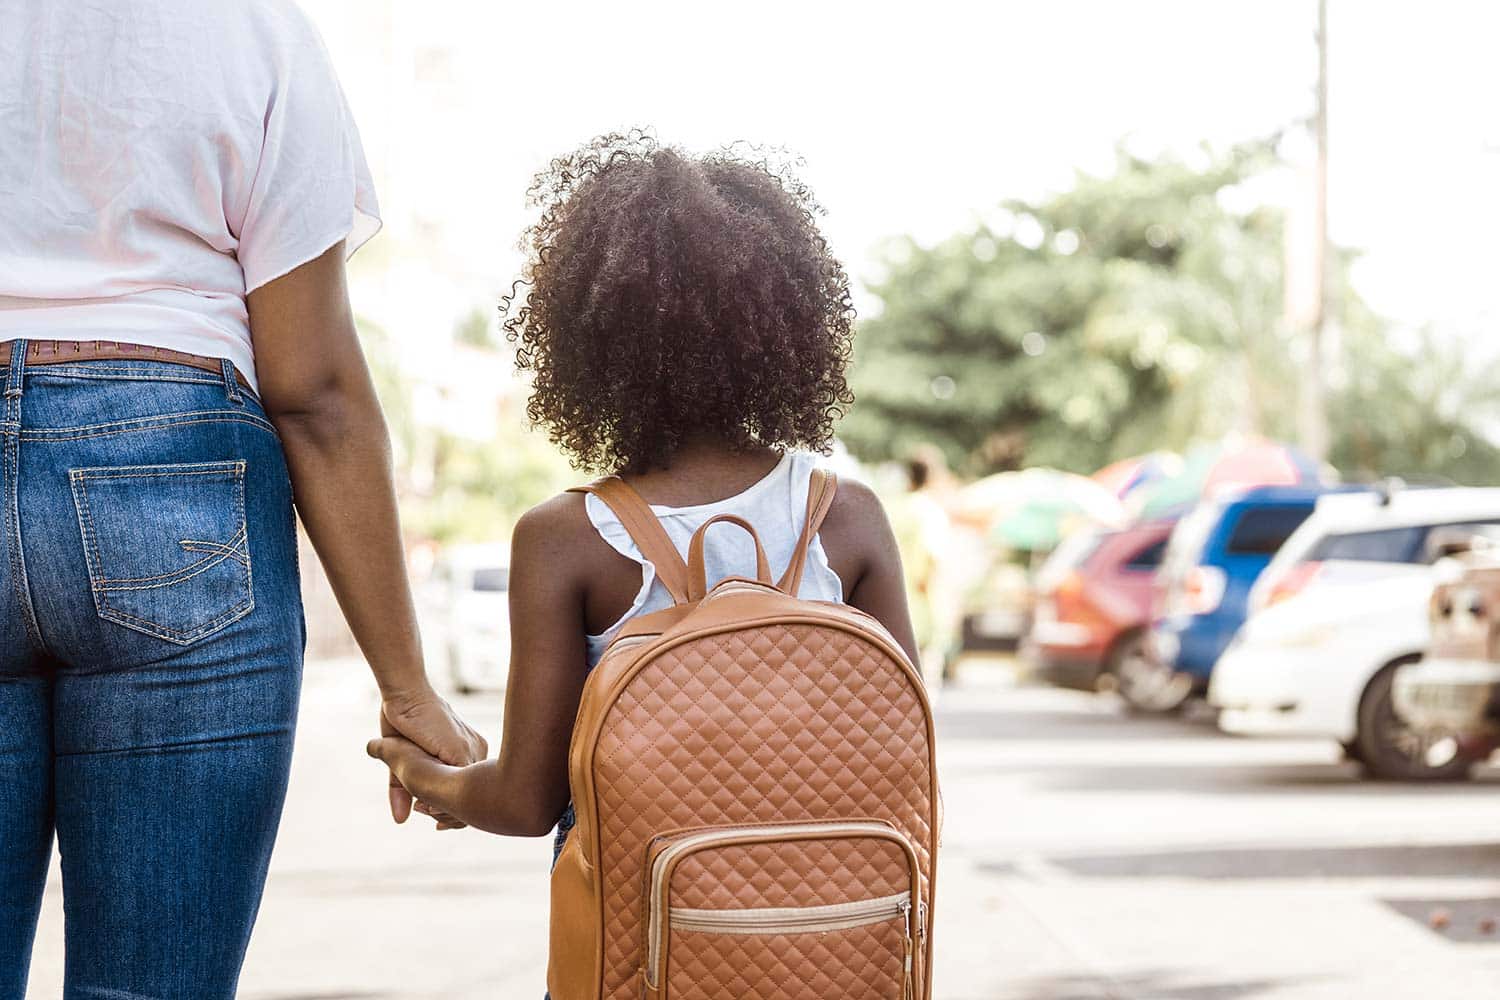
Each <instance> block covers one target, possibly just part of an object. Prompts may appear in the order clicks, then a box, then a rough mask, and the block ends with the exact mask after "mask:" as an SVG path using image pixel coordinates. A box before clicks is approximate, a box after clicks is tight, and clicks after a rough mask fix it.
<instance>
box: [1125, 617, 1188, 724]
mask: <svg viewBox="0 0 1500 1000" xmlns="http://www.w3.org/2000/svg"><path fill="white" fill-rule="evenodd" d="M1112 660H1113V662H1112V664H1111V670H1112V671H1113V673H1114V676H1115V679H1116V681H1117V682H1118V685H1119V692H1120V697H1122V698H1124V699H1125V703H1126V704H1127V705H1129V706H1130V707H1131V708H1133V709H1135V710H1136V711H1139V712H1149V713H1151V714H1153V715H1161V714H1165V713H1168V712H1175V711H1177V710H1178V709H1180V708H1181V707H1182V706H1183V705H1185V704H1186V703H1187V700H1188V696H1189V695H1191V694H1192V693H1193V679H1192V678H1191V677H1188V676H1187V675H1185V674H1180V673H1178V672H1177V671H1175V670H1173V669H1172V668H1171V667H1168V666H1167V665H1166V664H1164V663H1161V662H1160V661H1158V660H1157V659H1156V658H1155V657H1153V656H1151V655H1150V653H1148V652H1147V649H1146V636H1145V633H1144V632H1142V633H1139V634H1138V638H1137V640H1136V641H1135V642H1129V643H1122V646H1121V649H1120V650H1119V655H1118V656H1115V657H1112Z"/></svg>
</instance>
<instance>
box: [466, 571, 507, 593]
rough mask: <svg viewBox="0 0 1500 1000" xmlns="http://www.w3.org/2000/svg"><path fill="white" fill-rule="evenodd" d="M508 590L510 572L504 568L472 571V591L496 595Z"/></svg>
mask: <svg viewBox="0 0 1500 1000" xmlns="http://www.w3.org/2000/svg"><path fill="white" fill-rule="evenodd" d="M509 588H510V570H509V569H508V568H507V567H505V566H495V567H488V568H485V569H476V570H475V571H474V584H473V589H474V590H476V591H478V592H479V593H482V594H483V593H496V592H501V593H503V592H504V591H506V590H508V589H509Z"/></svg>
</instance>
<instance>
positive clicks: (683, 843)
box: [646, 822, 912, 994]
mask: <svg viewBox="0 0 1500 1000" xmlns="http://www.w3.org/2000/svg"><path fill="white" fill-rule="evenodd" d="M804 834H816V835H818V836H819V839H822V838H824V837H828V838H832V837H840V836H875V837H879V838H882V839H888V840H897V841H898V842H900V843H901V844H903V845H904V846H905V847H906V849H907V851H908V852H910V850H911V847H910V845H908V844H907V843H906V839H905V838H904V837H902V836H901V835H900V834H899V833H897V832H896V831H895V830H893V829H892V828H891V827H890V826H888V825H886V824H884V823H875V822H853V823H789V824H787V825H785V826H757V827H749V828H746V827H731V828H728V829H720V830H705V831H703V832H702V833H694V834H689V835H687V836H685V837H683V838H682V839H681V840H679V841H677V842H676V843H674V844H672V845H671V846H669V847H667V848H665V849H663V850H662V852H661V853H660V854H658V855H657V856H656V858H655V859H654V860H653V861H652V864H651V881H650V894H649V899H648V902H649V905H650V908H651V911H650V914H651V915H650V920H649V923H648V925H647V933H646V985H647V987H648V988H649V989H652V990H655V989H659V988H660V986H661V981H662V976H661V973H662V971H663V970H662V969H661V968H660V965H661V960H662V939H663V937H664V936H665V931H666V927H664V926H663V922H664V920H665V921H669V922H670V923H671V924H672V925H673V926H681V925H680V924H679V922H678V920H677V915H678V914H680V913H686V914H688V915H689V917H688V919H689V921H690V922H692V921H693V920H695V918H696V919H701V916H702V914H704V913H717V914H720V915H721V916H718V917H715V918H710V920H711V922H714V923H716V924H717V923H719V922H723V921H727V922H729V923H732V924H734V925H735V926H738V927H741V928H744V927H747V926H750V925H753V924H755V923H756V922H758V921H759V920H760V919H761V918H760V917H758V916H756V914H757V913H766V912H769V913H772V914H774V916H771V917H767V918H765V921H766V923H768V924H770V925H771V926H772V927H773V928H775V927H778V926H783V925H785V924H787V923H794V922H796V919H797V918H796V917H795V916H788V914H796V913H798V912H802V913H812V918H811V919H812V926H799V927H797V928H796V929H795V930H793V931H792V933H799V932H802V931H816V930H834V929H837V928H833V927H819V926H817V921H818V919H819V918H824V919H830V916H829V914H828V913H827V912H826V911H829V910H831V909H833V908H835V907H836V908H839V909H846V908H851V907H855V908H863V907H865V906H871V907H872V909H873V908H874V907H875V905H878V907H879V908H881V909H882V910H884V911H888V912H884V913H882V915H880V916H876V917H872V918H869V919H864V914H863V912H862V910H857V911H856V913H858V914H859V916H860V917H861V920H860V922H859V923H855V924H848V925H847V926H850V927H856V926H860V924H863V923H874V922H875V921H877V920H885V919H889V918H891V917H895V916H901V917H902V918H903V920H902V933H903V935H904V936H905V938H906V967H907V968H906V972H907V977H908V980H909V979H910V976H911V964H912V931H911V920H910V913H911V909H912V902H911V893H910V892H909V891H908V892H904V893H901V894H899V895H898V896H890V897H883V898H880V899H875V900H865V901H860V902H855V903H837V904H833V907H826V906H817V907H777V908H774V909H767V910H738V911H736V910H723V911H703V910H681V909H674V910H671V911H668V910H667V907H664V906H662V905H661V900H662V895H663V893H664V892H665V891H666V884H665V883H666V879H667V877H668V876H669V875H670V873H671V871H672V868H673V866H674V863H675V862H676V860H677V859H678V858H680V857H681V856H683V855H684V854H688V853H691V852H693V851H696V850H699V849H700V848H704V847H711V846H713V845H714V844H716V843H718V842H720V841H738V842H745V843H765V842H767V841H775V840H781V839H785V838H788V837H797V836H799V835H804ZM816 911H824V912H816ZM747 915H749V916H747ZM831 919H841V920H848V919H850V916H849V914H848V913H844V914H843V915H841V916H839V917H831ZM684 929H699V928H691V927H689V928H684ZM713 929H716V930H718V929H722V928H721V927H719V926H715V927H714V928H713ZM725 933H740V934H774V933H786V931H778V930H775V929H772V930H766V929H764V928H755V929H740V930H738V931H726V932H725ZM906 992H907V993H908V994H910V993H911V989H910V987H909V986H908V987H907V989H906Z"/></svg>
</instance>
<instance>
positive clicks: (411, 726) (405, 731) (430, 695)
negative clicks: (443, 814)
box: [370, 688, 490, 823]
mask: <svg viewBox="0 0 1500 1000" xmlns="http://www.w3.org/2000/svg"><path fill="white" fill-rule="evenodd" d="M380 734H381V736H382V737H386V738H389V737H402V738H404V740H405V741H407V742H409V743H411V744H412V745H413V746H414V747H415V748H416V749H417V750H419V751H421V752H422V753H424V754H426V755H430V756H431V757H432V758H434V759H435V760H436V761H438V762H440V763H443V764H448V765H451V766H453V767H463V766H464V765H467V764H472V763H474V762H475V761H480V760H484V759H485V757H487V756H488V755H489V752H490V748H489V744H488V743H486V742H485V739H484V737H483V736H480V735H479V734H478V733H476V732H475V731H474V730H473V729H472V728H471V727H470V726H469V725H468V724H467V723H465V722H464V721H463V720H462V719H460V718H459V717H458V716H457V715H456V714H455V713H454V711H453V708H452V706H450V705H449V704H448V703H447V702H446V701H444V700H443V699H442V698H441V697H440V696H439V695H438V694H437V692H435V691H433V690H432V689H431V688H427V689H425V690H419V691H417V692H415V693H413V694H409V695H388V696H387V697H386V698H385V699H384V700H383V701H382V703H381V706H380ZM378 742H381V741H379V740H376V741H372V742H371V744H370V746H371V747H373V746H374V745H375V744H376V743H378ZM371 756H376V755H375V754H374V753H373V751H372V752H371ZM389 794H390V800H391V818H392V819H394V820H395V821H396V822H397V823H404V822H406V820H407V817H409V816H410V815H411V806H412V795H413V794H416V795H417V797H418V798H423V799H426V798H427V797H426V796H424V795H421V794H420V793H417V792H416V790H415V789H413V788H412V787H411V786H410V785H408V784H407V783H406V782H405V781H402V780H401V776H400V775H399V774H397V773H396V771H395V769H394V768H392V770H391V784H390V793H389Z"/></svg>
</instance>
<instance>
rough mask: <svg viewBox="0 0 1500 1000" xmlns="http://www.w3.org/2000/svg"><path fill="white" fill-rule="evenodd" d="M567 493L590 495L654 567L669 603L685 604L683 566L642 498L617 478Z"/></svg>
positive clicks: (574, 488) (573, 489)
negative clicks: (597, 500) (665, 590)
mask: <svg viewBox="0 0 1500 1000" xmlns="http://www.w3.org/2000/svg"><path fill="white" fill-rule="evenodd" d="M568 492H569V493H592V494H593V495H594V496H596V497H598V498H599V500H600V502H601V503H603V504H604V506H606V507H608V508H609V509H610V511H611V513H613V514H614V515H615V517H616V518H618V519H619V521H620V525H621V526H622V527H623V528H624V529H625V533H626V534H628V535H629V536H630V540H631V541H633V542H635V545H636V548H638V549H640V550H641V555H642V556H644V557H645V558H646V559H647V560H649V561H650V563H651V565H653V566H655V567H656V578H657V579H658V580H660V581H661V585H662V586H663V587H665V588H666V589H667V593H669V594H671V595H672V603H674V604H686V603H687V601H688V570H687V563H685V562H684V561H683V559H682V554H681V553H680V552H678V551H677V546H676V545H673V544H672V539H670V538H668V537H667V532H666V530H665V529H664V528H662V526H661V522H660V521H658V520H657V519H656V514H655V512H654V511H652V510H651V505H650V504H648V503H647V502H646V501H645V499H644V498H642V496H641V495H640V494H639V493H637V492H636V491H635V490H634V489H633V488H631V486H630V484H629V483H627V482H625V480H623V479H621V478H620V477H619V476H606V477H605V478H603V479H598V480H595V481H594V482H592V483H589V484H588V485H587V486H574V487H573V488H572V489H570V490H568Z"/></svg>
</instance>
